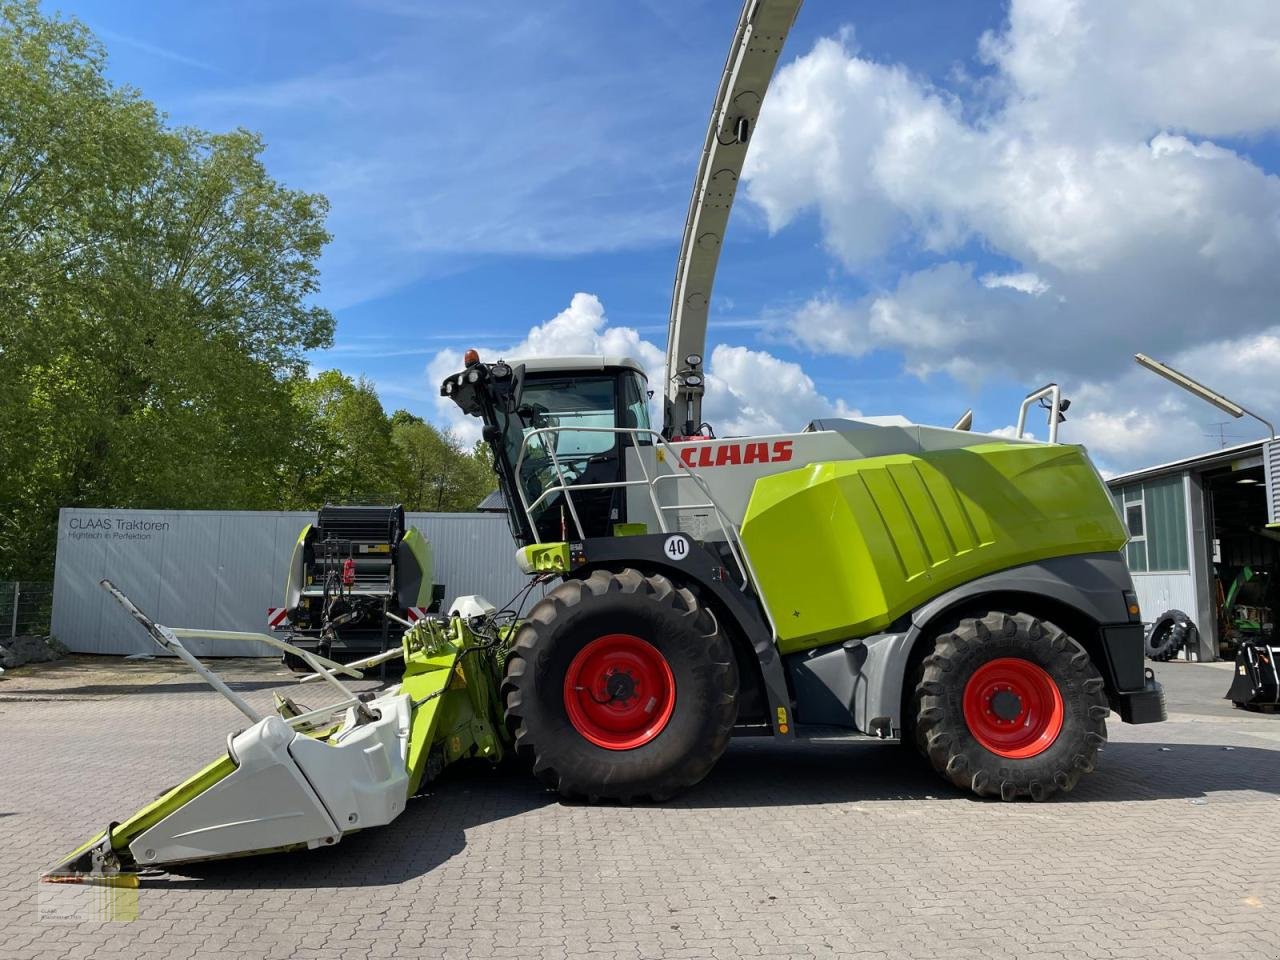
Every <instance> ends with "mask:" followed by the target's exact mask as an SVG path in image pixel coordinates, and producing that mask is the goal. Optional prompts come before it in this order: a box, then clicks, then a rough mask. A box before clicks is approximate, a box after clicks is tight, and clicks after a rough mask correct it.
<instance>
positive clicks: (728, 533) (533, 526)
mask: <svg viewBox="0 0 1280 960" xmlns="http://www.w3.org/2000/svg"><path fill="white" fill-rule="evenodd" d="M548 433H603V434H611V435H613V436H620V435H626V436H629V437H631V438H632V442H633V446H634V447H635V449H636V450H637V451H638V450H640V449H641V447H640V445H639V444H636V443H635V442H634V441H635V439H636V438H637V437H640V436H647V437H649V438H650V440H651V441H652V446H653V448H654V450H655V451H656V450H657V449H658V448H662V449H663V450H664V451H666V452H667V453H669V454H670V456H671V469H672V472H671V473H665V474H661V475H655V476H652V477H651V476H650V475H649V468H648V466H647V465H646V464H645V459H644V457H642V456H637V457H636V461H637V462H638V463H639V465H640V470H641V472H642V473H643V474H644V479H643V480H615V481H609V482H606V483H586V484H574V485H572V486H573V488H574V489H576V490H604V489H614V488H623V487H635V486H646V487H648V490H649V501H650V503H651V504H652V506H653V515H654V518H655V519H656V520H657V521H658V528H659V529H660V530H661V531H662V532H663V533H670V532H671V531H670V530H669V529H668V528H667V522H666V519H665V517H664V516H663V511H664V510H666V509H670V508H671V506H674V507H676V508H679V509H706V508H708V507H709V508H710V509H711V510H713V511H714V512H715V517H716V522H717V523H719V525H720V532H721V533H723V534H724V538H725V542H726V543H727V544H728V546H729V553H730V555H731V556H732V557H733V560H734V563H735V564H736V565H737V567H738V573H739V575H740V576H741V577H742V581H743V582H744V583H750V584H752V585H754V584H755V582H756V581H755V574H754V572H753V570H752V568H751V563H750V560H749V559H747V558H746V552H747V551H746V546H745V545H744V544H743V543H742V540H741V537H740V535H739V531H738V529H737V525H736V524H734V523H732V522H730V521H729V520H728V519H727V517H726V516H725V513H724V510H722V509H721V507H720V505H719V504H718V503H716V499H715V496H714V495H713V494H712V493H711V488H710V487H709V486H708V485H707V481H706V479H705V478H704V477H701V476H699V475H697V474H695V473H692V472H691V471H690V470H689V468H688V466H687V465H686V464H685V462H684V460H682V459H681V457H680V452H679V451H678V450H676V449H675V448H674V447H672V446H671V445H670V444H669V443H668V442H667V440H666V438H665V437H663V436H662V434H660V433H659V432H658V431H656V430H653V429H651V428H648V427H574V426H568V427H564V426H557V427H538V428H536V429H533V430H529V431H528V432H526V433H525V435H524V439H523V441H522V442H521V444H520V453H519V455H518V456H517V457H516V462H515V481H516V494H517V495H518V496H519V497H520V505H521V506H522V507H523V508H524V512H525V516H526V518H527V519H528V521H529V530H530V532H531V533H532V535H533V539H534V542H535V543H541V542H542V538H541V537H540V536H539V535H538V525H537V523H535V522H534V518H533V509H534V507H536V506H538V505H539V504H540V503H542V501H543V500H545V499H547V498H548V497H549V496H550V495H551V494H553V493H563V494H564V498H565V504H566V505H567V506H568V507H569V514H570V516H572V517H573V524H574V527H575V529H576V530H577V531H578V537H579V538H585V534H584V532H583V529H582V521H581V519H580V518H579V517H578V510H577V507H576V506H575V505H574V503H573V490H571V489H570V484H569V482H568V481H567V480H566V479H565V475H564V471H563V469H562V467H561V464H560V458H559V457H558V456H557V455H556V450H555V446H554V444H552V445H550V446H549V447H547V453H548V454H549V455H550V458H551V463H552V465H553V466H554V467H555V471H556V478H557V479H558V480H559V481H560V482H559V483H558V484H555V485H554V486H548V487H546V488H545V489H544V490H543V491H542V492H541V493H540V494H539V495H538V497H537V499H535V500H534V501H533V503H530V502H529V498H528V496H527V495H526V494H525V490H524V483H523V482H522V479H521V475H520V468H521V467H522V466H523V465H524V460H525V454H526V453H527V452H528V450H529V441H530V440H532V439H533V438H534V437H540V436H542V435H544V434H548ZM660 480H692V481H693V482H694V483H696V484H697V485H698V488H699V489H700V490H701V491H702V493H703V494H705V495H706V498H707V503H706V504H705V505H704V504H695V505H692V506H689V505H685V504H675V505H664V504H660V503H659V502H658V495H657V484H658V481H660ZM757 593H758V591H757ZM765 612H766V614H768V608H767V607H766V611H765ZM770 622H771V625H772V617H771V616H770Z"/></svg>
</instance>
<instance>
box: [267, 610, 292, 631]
mask: <svg viewBox="0 0 1280 960" xmlns="http://www.w3.org/2000/svg"><path fill="white" fill-rule="evenodd" d="M288 625H289V611H288V609H286V608H285V607H267V626H268V627H270V628H271V629H272V630H283V629H284V628H285V627H287V626H288Z"/></svg>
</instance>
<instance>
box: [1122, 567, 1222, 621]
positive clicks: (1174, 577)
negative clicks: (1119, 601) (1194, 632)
mask: <svg viewBox="0 0 1280 960" xmlns="http://www.w3.org/2000/svg"><path fill="white" fill-rule="evenodd" d="M1133 590H1134V592H1135V593H1136V594H1137V595H1138V605H1139V606H1140V607H1141V608H1142V619H1143V620H1144V621H1146V622H1148V623H1149V622H1151V621H1152V620H1154V619H1155V618H1156V617H1158V616H1160V614H1162V613H1164V612H1165V611H1166V610H1181V611H1182V612H1183V613H1185V614H1186V615H1187V616H1188V617H1190V618H1191V620H1192V622H1196V621H1198V620H1199V616H1198V611H1197V609H1196V593H1195V583H1194V582H1193V580H1192V577H1191V574H1190V573H1134V574H1133ZM1196 626H1197V628H1199V629H1201V630H1203V629H1204V626H1205V625H1203V624H1200V623H1198V622H1196Z"/></svg>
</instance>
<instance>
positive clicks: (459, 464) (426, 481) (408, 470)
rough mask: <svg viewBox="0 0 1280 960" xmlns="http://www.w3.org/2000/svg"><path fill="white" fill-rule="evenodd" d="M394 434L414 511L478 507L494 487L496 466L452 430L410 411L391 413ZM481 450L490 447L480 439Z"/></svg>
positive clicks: (404, 496) (406, 500) (405, 498)
mask: <svg viewBox="0 0 1280 960" xmlns="http://www.w3.org/2000/svg"><path fill="white" fill-rule="evenodd" d="M391 439H392V441H393V443H394V444H395V446H396V449H397V452H398V454H399V480H400V484H399V491H400V501H401V502H402V503H403V504H404V505H405V507H406V509H409V510H422V511H428V512H453V511H466V510H474V509H475V508H476V504H478V503H479V502H480V501H481V500H482V499H484V497H485V495H486V494H488V493H489V491H491V490H492V489H493V488H494V486H495V482H494V478H493V470H492V467H491V465H490V463H489V461H488V460H487V459H485V458H484V455H481V456H480V457H477V456H476V455H475V452H474V451H469V450H467V449H466V448H465V447H464V446H463V445H462V443H461V442H460V441H459V440H458V439H457V437H455V436H454V435H453V434H452V433H449V432H447V431H441V430H439V429H437V428H436V427H434V426H432V425H431V424H429V423H427V422H426V421H425V420H423V419H422V418H421V417H419V416H416V415H414V414H412V413H409V412H408V411H407V410H397V411H396V412H395V413H393V414H392V415H391ZM477 449H486V450H487V447H485V446H484V445H483V444H477Z"/></svg>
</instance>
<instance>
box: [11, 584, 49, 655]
mask: <svg viewBox="0 0 1280 960" xmlns="http://www.w3.org/2000/svg"><path fill="white" fill-rule="evenodd" d="M52 613H53V584H52V583H44V582H41V581H39V580H0V641H3V640H8V639H10V638H12V637H44V636H48V634H49V619H50V616H51V615H52Z"/></svg>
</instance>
